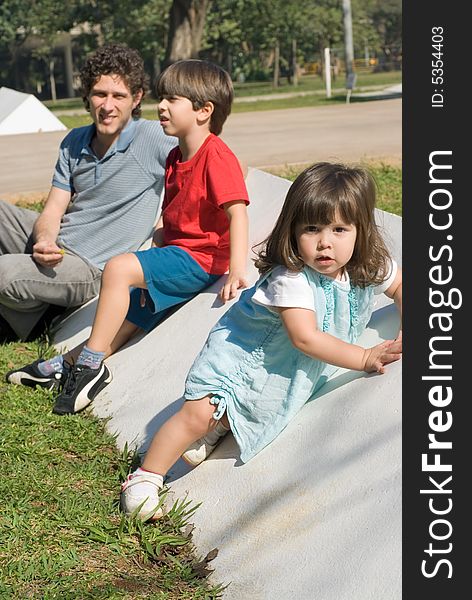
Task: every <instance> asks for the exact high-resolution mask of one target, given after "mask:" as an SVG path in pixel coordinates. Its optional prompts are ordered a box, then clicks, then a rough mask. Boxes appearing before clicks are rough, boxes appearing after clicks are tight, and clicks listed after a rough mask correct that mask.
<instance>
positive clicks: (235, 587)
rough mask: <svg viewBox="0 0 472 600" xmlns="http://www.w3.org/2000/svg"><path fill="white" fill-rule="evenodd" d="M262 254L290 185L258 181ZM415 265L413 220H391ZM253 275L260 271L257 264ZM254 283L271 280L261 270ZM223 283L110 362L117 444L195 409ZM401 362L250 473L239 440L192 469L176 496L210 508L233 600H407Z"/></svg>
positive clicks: (325, 406)
mask: <svg viewBox="0 0 472 600" xmlns="http://www.w3.org/2000/svg"><path fill="white" fill-rule="evenodd" d="M247 185H248V189H249V194H250V197H251V201H252V203H251V206H250V211H249V213H250V223H251V226H250V242H251V243H255V242H259V241H261V240H262V239H264V237H265V236H266V235H267V234H268V233H269V231H270V230H271V228H272V226H273V223H274V221H275V218H276V216H277V215H278V213H279V212H280V208H281V205H282V202H283V200H284V197H285V194H286V191H287V189H288V187H289V186H290V182H288V181H286V180H284V179H280V178H278V177H275V176H272V175H269V174H267V173H263V172H261V171H258V170H256V169H250V171H249V175H248V179H247ZM377 217H378V220H379V223H380V224H381V225H382V227H383V229H384V232H385V236H386V238H387V243H388V244H389V246H390V248H391V250H392V253H393V255H394V257H395V258H396V260H397V261H398V262H399V263H400V264H401V219H400V218H399V217H396V216H394V215H390V214H388V213H384V212H381V211H378V212H377ZM251 265H252V263H251ZM250 274H251V275H250V279H251V283H252V282H254V281H255V280H256V279H257V272H256V270H255V269H254V267H253V266H251V267H250ZM220 287H221V282H217V283H216V284H215V285H214V286H212V287H211V288H209V289H208V290H207V291H205V292H204V293H202V294H200V295H199V296H197V297H196V298H195V299H193V300H192V301H190V302H188V303H187V304H185V305H184V306H182V307H181V308H179V309H178V310H177V311H176V312H174V313H173V314H172V315H171V316H170V317H169V318H167V320H165V321H164V322H163V323H161V324H160V325H159V326H158V327H157V328H156V329H155V330H154V331H152V332H151V333H150V334H148V335H147V336H145V337H142V338H141V339H139V340H136V341H134V342H133V343H130V344H129V345H128V346H127V347H126V348H124V349H123V350H121V351H120V352H118V353H117V354H116V355H114V356H112V357H111V358H110V359H109V360H108V364H109V366H110V367H111V369H112V371H113V374H114V380H113V382H112V383H111V384H110V385H109V386H108V387H107V388H106V389H105V390H104V391H103V392H102V393H101V394H100V395H99V397H98V398H97V399H96V400H95V401H94V403H93V410H94V412H95V414H97V415H98V416H100V417H106V418H108V421H107V427H108V428H109V430H110V431H112V432H113V433H116V434H117V443H118V445H119V446H120V447H122V446H123V445H124V444H125V442H128V444H131V445H133V444H134V445H136V446H137V447H139V448H140V450H141V451H144V450H145V449H146V448H147V446H148V444H149V443H150V440H151V439H152V436H153V434H154V432H155V431H156V429H157V428H158V427H159V426H160V425H161V424H162V423H163V422H164V420H166V419H167V418H168V417H169V416H170V415H171V414H172V413H174V412H175V411H176V410H177V409H178V407H179V406H180V404H181V402H182V393H183V390H184V381H185V376H186V374H187V371H188V369H189V367H190V366H191V364H192V362H193V360H194V357H195V356H196V354H197V353H198V352H199V350H200V349H201V347H202V345H203V343H204V341H205V339H206V336H207V334H208V331H209V329H210V327H211V326H212V325H213V324H214V323H215V322H216V321H217V320H218V318H219V317H220V316H221V315H222V314H223V312H224V311H225V310H226V307H224V306H222V305H221V304H220V302H219V301H218V300H217V297H216V295H217V292H218V291H219V289H220ZM94 310H95V303H94V302H92V303H90V304H89V305H87V306H85V307H82V309H80V310H79V311H76V312H75V313H74V314H73V315H71V316H70V317H69V318H68V319H66V320H65V321H64V322H63V324H62V327H61V329H60V330H59V331H58V332H57V334H56V338H55V340H56V344H57V345H58V346H59V347H64V346H67V347H72V346H73V345H75V344H76V343H77V342H79V341H82V340H84V339H86V337H87V335H88V332H89V331H90V323H91V319H92V318H93V314H94ZM397 329H398V317H397V315H396V309H395V307H394V306H393V304H392V303H391V301H389V300H388V299H387V298H386V297H383V296H382V298H381V299H380V300H379V304H378V307H377V309H376V311H375V312H374V315H373V318H372V320H371V322H370V325H369V328H368V330H367V331H366V332H365V334H364V335H363V337H362V339H361V343H362V344H363V345H372V344H374V343H377V342H378V341H380V340H382V339H388V338H392V337H394V336H395V335H396V333H397ZM400 390H401V363H396V364H394V365H391V366H390V367H389V368H388V372H387V373H386V374H385V375H383V376H379V375H366V374H362V373H357V372H356V373H354V372H347V371H344V370H341V369H340V370H339V371H337V372H336V373H335V374H334V375H333V377H332V378H331V380H330V381H329V382H328V383H327V384H326V385H325V386H324V388H323V389H322V390H321V391H320V393H319V394H318V395H317V397H316V398H314V399H313V400H312V401H310V402H309V403H308V404H307V405H306V406H305V407H304V408H303V409H302V411H301V412H300V413H299V414H298V416H297V417H296V418H295V420H294V421H292V423H291V424H290V425H289V426H288V427H287V428H286V429H285V430H284V431H283V432H282V434H281V435H280V436H279V437H278V438H277V439H276V440H275V441H274V442H273V443H272V444H271V445H269V446H268V447H267V448H265V449H264V450H263V451H262V452H261V453H260V454H259V455H257V456H256V457H255V458H254V459H253V460H251V461H250V462H249V463H248V464H246V465H244V464H242V463H241V461H240V459H239V453H238V449H237V446H236V444H235V441H234V439H233V438H232V436H231V435H229V436H227V437H226V438H225V439H224V440H223V442H222V443H221V445H220V446H219V447H218V448H217V449H216V450H215V452H214V453H213V454H212V455H211V457H210V458H209V459H208V460H207V461H206V462H205V463H203V464H202V465H200V466H199V467H198V468H196V469H194V470H190V469H189V468H188V467H187V466H186V465H185V463H183V462H182V461H178V463H176V465H175V466H174V468H173V469H172V471H171V473H170V477H169V483H170V485H171V489H172V491H173V495H174V496H175V497H179V498H182V497H185V496H186V495H187V494H188V497H189V498H190V499H192V500H193V501H194V502H202V506H201V507H200V508H199V509H198V511H197V512H196V514H195V516H194V518H193V521H194V523H195V526H196V528H195V532H194V539H195V543H196V546H197V549H198V551H199V553H201V554H202V555H204V554H205V553H207V552H208V551H209V550H211V549H213V548H218V549H219V554H218V557H217V558H216V559H215V561H214V562H213V563H212V564H213V566H214V568H215V577H214V578H215V581H217V582H223V583H229V584H230V585H229V587H228V589H227V591H226V593H225V595H224V598H225V599H226V600H249V599H250V600H378V599H379V598H381V599H382V600H398V599H399V598H400V597H401V392H400Z"/></svg>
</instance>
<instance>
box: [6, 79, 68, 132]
mask: <svg viewBox="0 0 472 600" xmlns="http://www.w3.org/2000/svg"><path fill="white" fill-rule="evenodd" d="M66 129H67V127H66V126H65V125H64V124H63V123H62V122H61V121H59V119H58V118H57V117H56V116H55V115H53V114H52V112H51V111H50V110H49V109H48V108H47V107H46V106H44V104H43V103H42V102H41V101H40V100H38V99H37V98H36V96H33V94H24V93H23V92H17V91H16V90H12V89H10V88H7V87H1V88H0V135H11V134H16V133H38V132H41V131H66Z"/></svg>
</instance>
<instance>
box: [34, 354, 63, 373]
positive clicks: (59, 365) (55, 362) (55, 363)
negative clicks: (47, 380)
mask: <svg viewBox="0 0 472 600" xmlns="http://www.w3.org/2000/svg"><path fill="white" fill-rule="evenodd" d="M63 370H64V357H63V356H62V354H58V355H57V356H54V357H53V358H50V359H49V360H44V361H43V362H40V363H38V371H39V372H40V373H41V375H44V376H45V377H47V376H48V375H52V374H53V373H62V371H63Z"/></svg>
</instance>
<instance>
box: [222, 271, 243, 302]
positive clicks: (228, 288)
mask: <svg viewBox="0 0 472 600" xmlns="http://www.w3.org/2000/svg"><path fill="white" fill-rule="evenodd" d="M245 287H247V280H246V274H245V273H236V272H235V273H232V272H231V271H230V272H229V274H228V278H227V279H226V283H225V284H224V286H223V288H222V290H221V292H220V298H221V300H223V302H227V301H228V300H232V299H233V298H236V294H237V292H238V290H239V289H241V288H245Z"/></svg>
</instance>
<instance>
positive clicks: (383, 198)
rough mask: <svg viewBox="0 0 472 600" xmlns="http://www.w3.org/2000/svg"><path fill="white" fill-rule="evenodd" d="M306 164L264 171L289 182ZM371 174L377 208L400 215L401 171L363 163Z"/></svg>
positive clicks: (388, 166) (394, 167)
mask: <svg viewBox="0 0 472 600" xmlns="http://www.w3.org/2000/svg"><path fill="white" fill-rule="evenodd" d="M308 166H309V165H308V164H303V165H286V166H281V167H278V168H273V169H266V170H267V171H268V172H269V173H272V174H274V175H278V176H279V177H284V178H285V179H288V180H290V181H294V179H295V178H296V177H297V175H299V174H300V173H301V172H302V171H303V170H304V169H305V168H306V167H308ZM363 166H365V167H366V168H367V169H369V171H370V172H371V173H372V175H373V177H374V179H375V181H376V183H377V208H380V209H381V210H385V211H387V212H390V213H393V214H394V215H398V216H401V215H402V169H401V167H399V166H394V165H388V164H385V163H383V162H367V163H364V164H363Z"/></svg>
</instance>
